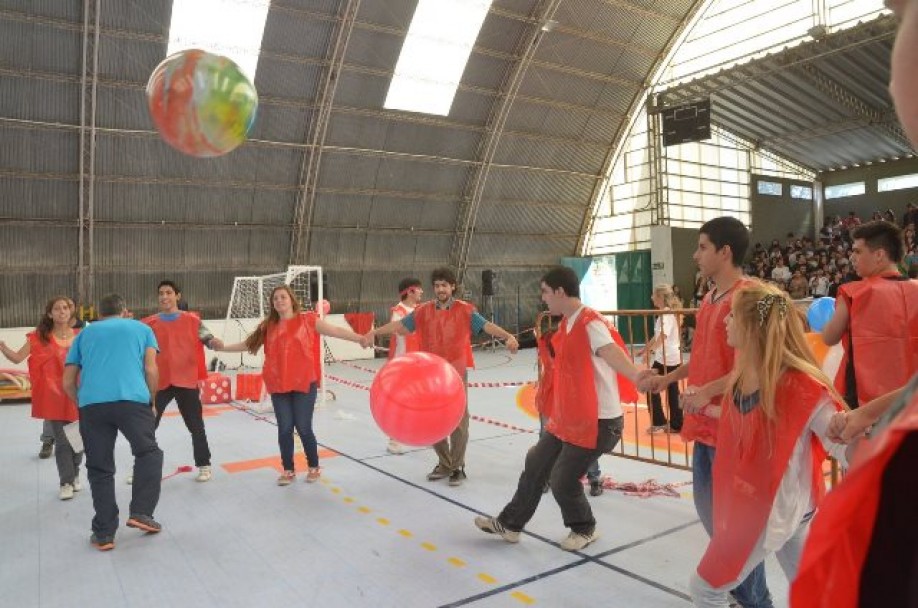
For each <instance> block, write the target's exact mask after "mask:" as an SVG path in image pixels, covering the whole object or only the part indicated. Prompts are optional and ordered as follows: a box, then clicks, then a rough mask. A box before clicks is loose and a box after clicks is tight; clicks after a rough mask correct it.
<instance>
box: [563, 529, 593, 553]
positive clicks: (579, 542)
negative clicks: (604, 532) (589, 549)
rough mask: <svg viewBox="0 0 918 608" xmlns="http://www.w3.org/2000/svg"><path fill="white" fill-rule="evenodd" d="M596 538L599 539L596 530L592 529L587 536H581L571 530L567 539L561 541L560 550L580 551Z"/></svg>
mask: <svg viewBox="0 0 918 608" xmlns="http://www.w3.org/2000/svg"><path fill="white" fill-rule="evenodd" d="M597 538H599V533H598V532H597V531H596V528H593V531H592V532H590V533H589V534H581V533H580V532H574V531H573V530H571V533H570V534H568V535H567V538H565V539H564V540H562V541H561V548H562V549H564V550H565V551H580V550H581V549H583V548H584V547H586V546H587V545H589V544H590V543H591V542H593V541H594V540H596V539H597Z"/></svg>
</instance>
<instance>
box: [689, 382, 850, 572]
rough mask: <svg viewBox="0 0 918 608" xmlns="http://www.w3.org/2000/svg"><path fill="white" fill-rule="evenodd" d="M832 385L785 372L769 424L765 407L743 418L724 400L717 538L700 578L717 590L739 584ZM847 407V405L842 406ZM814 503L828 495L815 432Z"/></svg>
mask: <svg viewBox="0 0 918 608" xmlns="http://www.w3.org/2000/svg"><path fill="white" fill-rule="evenodd" d="M825 393H826V387H825V386H823V385H822V384H820V383H819V382H817V381H816V380H814V379H813V378H812V377H810V376H808V375H806V374H804V373H801V372H798V371H788V372H785V373H784V374H783V375H782V376H781V379H780V380H779V382H778V388H777V391H776V392H775V405H776V409H777V412H776V413H777V418H776V420H775V421H774V424H769V422H768V420H767V419H766V418H765V413H764V411H763V410H762V408H761V406H759V407H756V408H754V409H753V410H752V411H750V412H748V413H747V414H745V415H744V414H742V413H741V412H740V411H739V409H738V408H737V407H736V406H735V405H734V403H733V399H732V397H731V396H727V397H726V398H725V399H724V407H723V413H722V414H721V422H720V428H719V431H718V437H717V456H716V457H715V459H714V534H713V536H712V537H711V542H710V543H709V544H708V548H707V551H705V554H704V557H702V558H701V563H700V564H699V565H698V574H699V575H701V577H702V578H704V580H706V581H707V582H708V583H709V584H711V585H712V586H714V587H720V586H721V585H724V584H726V583H729V582H730V581H732V580H735V579H736V577H737V575H739V573H740V570H742V568H743V565H744V564H745V563H746V560H747V559H748V558H749V554H750V553H751V552H752V549H753V547H754V546H755V543H756V541H757V540H758V539H759V537H760V536H761V535H762V532H763V531H764V530H765V527H766V525H767V524H768V517H769V515H770V514H771V509H772V506H773V505H774V502H775V496H776V495H777V492H778V487H779V486H780V485H781V480H782V478H783V477H784V473H785V471H786V470H787V465H788V462H789V461H790V456H791V453H792V452H793V450H794V446H795V445H796V443H797V440H798V439H799V438H800V435H801V434H802V433H803V432H804V429H805V428H806V425H807V423H808V422H809V420H810V417H811V416H812V414H813V411H814V410H815V407H816V404H817V403H818V402H819V400H820V399H821V398H822V396H823V395H824V394H825ZM836 407H838V408H839V409H841V407H842V406H841V404H840V403H839V404H836ZM809 440H810V449H811V454H812V461H811V463H810V466H811V471H812V477H811V479H812V481H811V491H812V492H813V496H812V498H813V504H819V501H820V499H821V498H822V497H823V496H824V495H825V483H824V481H823V479H822V463H823V461H824V460H825V459H826V452H825V449H824V448H823V447H822V443H821V442H820V441H819V438H818V437H816V435H814V434H812V433H810V437H809Z"/></svg>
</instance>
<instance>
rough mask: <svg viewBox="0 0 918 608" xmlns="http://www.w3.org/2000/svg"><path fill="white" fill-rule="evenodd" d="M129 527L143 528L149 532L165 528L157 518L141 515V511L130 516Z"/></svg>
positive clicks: (152, 532) (153, 532)
mask: <svg viewBox="0 0 918 608" xmlns="http://www.w3.org/2000/svg"><path fill="white" fill-rule="evenodd" d="M127 527H128V528H137V529H138V530H143V531H144V532H146V533H147V534H156V533H157V532H159V531H160V530H162V529H163V527H162V526H161V525H159V522H157V521H156V520H155V519H153V518H152V517H150V516H149V515H141V514H140V513H134V514H132V515H131V516H130V517H128V520H127Z"/></svg>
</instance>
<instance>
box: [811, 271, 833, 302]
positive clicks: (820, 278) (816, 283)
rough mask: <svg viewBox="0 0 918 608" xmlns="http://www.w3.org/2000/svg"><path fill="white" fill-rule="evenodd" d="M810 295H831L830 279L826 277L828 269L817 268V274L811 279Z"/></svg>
mask: <svg viewBox="0 0 918 608" xmlns="http://www.w3.org/2000/svg"><path fill="white" fill-rule="evenodd" d="M810 295H812V296H813V297H814V298H822V297H824V296H827V295H829V279H828V278H827V277H826V271H825V270H823V269H822V268H819V269H818V270H816V274H815V275H813V278H812V279H810Z"/></svg>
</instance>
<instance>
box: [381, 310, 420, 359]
mask: <svg viewBox="0 0 918 608" xmlns="http://www.w3.org/2000/svg"><path fill="white" fill-rule="evenodd" d="M411 311H412V309H410V308H408V307H407V306H405V305H404V304H402V303H401V302H399V303H398V304H396V305H395V306H393V307H392V308H390V309H389V312H391V313H392V320H393V321H396V320H399V319H403V318H405V317H407V316H408V315H410V314H411ZM399 338H401V339H403V340H404V341H405V353H413V352H415V351H417V350H420V348H421V332H419V331H417V330H415V331H413V332H411V333H410V334H408V335H407V336H402V335H398V334H392V340H391V342H390V343H389V359H390V360H391V359H394V358H395V342H396V340H398V339H399Z"/></svg>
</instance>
